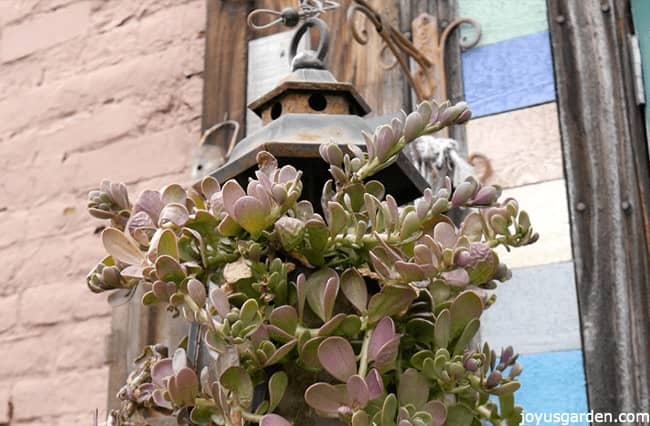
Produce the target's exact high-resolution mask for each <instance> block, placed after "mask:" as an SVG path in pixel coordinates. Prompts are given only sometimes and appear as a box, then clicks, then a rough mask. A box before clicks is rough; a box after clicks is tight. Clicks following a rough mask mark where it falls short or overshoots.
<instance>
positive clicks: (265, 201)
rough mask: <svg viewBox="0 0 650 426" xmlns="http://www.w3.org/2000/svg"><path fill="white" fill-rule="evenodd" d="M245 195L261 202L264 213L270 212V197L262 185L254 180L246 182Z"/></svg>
mask: <svg viewBox="0 0 650 426" xmlns="http://www.w3.org/2000/svg"><path fill="white" fill-rule="evenodd" d="M246 193H247V194H248V195H250V196H251V197H253V198H255V199H256V200H258V201H259V202H261V203H262V205H263V206H264V209H265V210H266V211H270V210H271V196H270V195H269V191H267V190H266V189H264V185H262V184H261V183H260V182H258V181H255V180H251V181H250V182H248V187H247V188H246Z"/></svg>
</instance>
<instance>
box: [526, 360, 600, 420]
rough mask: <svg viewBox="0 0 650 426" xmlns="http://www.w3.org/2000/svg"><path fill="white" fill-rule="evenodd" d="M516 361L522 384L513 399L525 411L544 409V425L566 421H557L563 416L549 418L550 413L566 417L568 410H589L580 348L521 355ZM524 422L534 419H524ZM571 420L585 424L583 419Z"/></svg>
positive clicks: (575, 411)
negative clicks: (519, 366) (518, 364)
mask: <svg viewBox="0 0 650 426" xmlns="http://www.w3.org/2000/svg"><path fill="white" fill-rule="evenodd" d="M518 362H520V363H521V364H522V365H523V366H524V371H523V373H522V374H521V376H519V379H520V381H521V388H520V389H519V391H517V392H516V394H515V403H516V404H517V405H521V406H522V407H524V414H526V413H529V414H528V416H532V415H534V414H537V415H542V414H545V413H546V420H547V421H542V422H541V423H540V424H544V425H546V424H568V423H560V422H561V421H563V420H562V419H557V418H556V419H555V420H556V422H554V421H552V420H553V419H552V418H551V416H550V414H551V413H558V414H561V415H564V416H565V417H566V416H568V415H569V414H570V413H587V412H588V408H587V391H586V385H585V375H584V369H583V363H582V352H581V351H565V352H545V353H539V354H529V355H521V356H520V357H519V361H518ZM525 419H526V418H524V420H525ZM557 420H560V422H557ZM524 424H536V423H531V422H526V421H524ZM570 424H571V425H584V426H588V423H584V422H575V423H570Z"/></svg>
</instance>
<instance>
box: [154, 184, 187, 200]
mask: <svg viewBox="0 0 650 426" xmlns="http://www.w3.org/2000/svg"><path fill="white" fill-rule="evenodd" d="M160 198H162V202H163V204H171V203H178V204H183V205H184V204H185V201H186V199H187V193H186V192H185V190H184V189H183V187H182V186H180V185H179V184H177V183H173V184H171V185H167V186H166V187H164V188H163V189H162V194H161V196H160Z"/></svg>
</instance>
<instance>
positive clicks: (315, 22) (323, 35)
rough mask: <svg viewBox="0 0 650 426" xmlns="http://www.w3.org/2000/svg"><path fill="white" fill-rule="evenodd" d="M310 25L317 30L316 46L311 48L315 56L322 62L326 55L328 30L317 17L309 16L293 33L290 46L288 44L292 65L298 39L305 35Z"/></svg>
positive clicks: (328, 42) (328, 43) (328, 39)
mask: <svg viewBox="0 0 650 426" xmlns="http://www.w3.org/2000/svg"><path fill="white" fill-rule="evenodd" d="M311 27H317V28H318V32H319V34H318V35H319V40H318V47H317V48H316V50H312V52H314V53H315V55H316V57H317V58H318V59H319V60H320V61H321V62H322V61H323V60H324V59H325V56H327V51H328V50H329V45H330V38H329V30H328V29H327V24H326V23H325V22H324V21H323V20H322V19H319V18H309V19H307V20H306V21H305V22H304V23H303V24H302V25H301V26H300V27H299V28H298V29H297V30H296V33H295V34H294V35H293V38H292V39H291V46H289V63H290V64H292V66H293V65H294V59H295V57H296V53H297V51H298V43H300V39H302V37H303V36H304V35H305V33H306V32H307V30H308V29H309V28H311Z"/></svg>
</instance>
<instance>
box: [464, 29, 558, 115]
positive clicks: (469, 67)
mask: <svg viewBox="0 0 650 426" xmlns="http://www.w3.org/2000/svg"><path fill="white" fill-rule="evenodd" d="M462 60H463V84H464V86H465V100H466V101H467V103H468V104H469V106H470V109H471V110H472V113H473V115H474V117H480V116H484V115H490V114H496V113H499V112H504V111H510V110H513V109H518V108H524V107H527V106H531V105H537V104H541V103H546V102H551V101H554V100H555V79H554V77H553V61H552V58H551V46H550V40H549V34H548V32H547V31H543V32H540V33H536V34H531V35H527V36H523V37H518V38H515V39H511V40H507V41H503V42H499V43H495V44H491V45H488V46H482V47H478V48H475V49H470V50H468V51H467V52H464V53H463V55H462Z"/></svg>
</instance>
